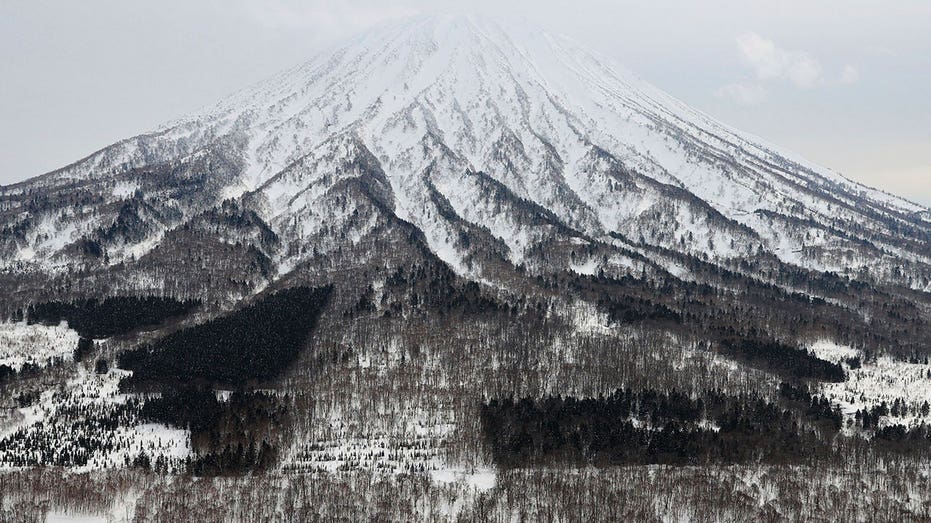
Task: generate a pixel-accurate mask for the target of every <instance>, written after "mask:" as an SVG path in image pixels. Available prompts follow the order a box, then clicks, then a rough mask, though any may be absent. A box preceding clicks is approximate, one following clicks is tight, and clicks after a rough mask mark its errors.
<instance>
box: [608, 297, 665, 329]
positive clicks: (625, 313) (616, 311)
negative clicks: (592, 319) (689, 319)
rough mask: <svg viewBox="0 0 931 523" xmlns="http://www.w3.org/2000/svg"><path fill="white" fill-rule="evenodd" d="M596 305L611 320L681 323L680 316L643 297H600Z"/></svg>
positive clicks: (620, 321) (621, 321)
mask: <svg viewBox="0 0 931 523" xmlns="http://www.w3.org/2000/svg"><path fill="white" fill-rule="evenodd" d="M598 306H599V307H601V309H602V310H604V311H605V312H607V314H608V317H609V318H611V321H614V322H619V323H633V322H638V321H646V320H653V321H670V322H673V323H682V316H681V315H680V314H679V313H678V312H676V311H674V310H672V309H670V308H669V307H667V306H665V305H663V304H661V303H653V301H651V300H648V299H645V298H637V297H631V296H621V297H617V298H602V299H601V300H599V301H598Z"/></svg>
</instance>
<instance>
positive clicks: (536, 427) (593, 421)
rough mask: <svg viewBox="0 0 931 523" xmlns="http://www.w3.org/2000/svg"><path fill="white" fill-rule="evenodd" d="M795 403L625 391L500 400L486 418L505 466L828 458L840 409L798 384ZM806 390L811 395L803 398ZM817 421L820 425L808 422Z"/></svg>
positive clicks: (486, 409) (486, 430)
mask: <svg viewBox="0 0 931 523" xmlns="http://www.w3.org/2000/svg"><path fill="white" fill-rule="evenodd" d="M791 390H792V394H793V395H794V396H793V397H792V398H791V399H792V401H793V402H800V401H801V402H802V403H804V404H805V408H803V409H799V408H798V405H791V404H789V403H788V402H786V405H780V404H777V403H774V402H770V401H767V400H765V399H763V398H761V397H755V396H749V395H727V394H724V393H721V392H719V391H714V390H711V391H706V392H705V393H703V394H701V395H699V396H698V397H697V398H692V397H689V396H686V395H684V394H680V393H676V392H669V393H666V392H661V391H655V390H646V391H639V392H634V391H631V390H629V389H625V390H618V391H616V392H615V393H613V394H612V395H610V396H608V397H599V398H584V399H576V398H573V397H561V396H557V397H549V398H545V399H542V400H532V399H529V398H524V399H520V400H516V401H515V400H513V399H502V400H498V399H493V400H491V401H489V402H486V403H484V404H483V405H482V406H481V416H480V417H481V425H482V433H483V435H484V438H485V440H486V442H487V444H488V446H489V448H490V450H491V453H492V457H493V459H494V461H495V463H496V464H498V465H499V466H502V467H505V468H510V467H522V466H530V465H554V464H560V463H562V464H574V465H584V464H592V465H596V466H612V465H631V464H670V465H685V464H711V463H717V464H734V463H753V462H765V463H774V464H775V463H798V462H800V461H803V460H807V459H814V458H820V457H828V456H830V455H831V453H832V449H831V439H832V438H833V436H834V435H835V434H836V432H837V431H838V430H839V429H840V414H839V413H838V412H836V411H835V410H834V409H831V408H830V407H829V406H828V407H827V408H825V406H826V405H828V404H827V403H826V400H823V399H821V398H812V397H810V396H807V393H803V392H802V391H801V390H798V389H791ZM803 394H805V396H802V395H803ZM807 422H812V423H807Z"/></svg>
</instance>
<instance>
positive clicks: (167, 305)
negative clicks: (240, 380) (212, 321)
mask: <svg viewBox="0 0 931 523" xmlns="http://www.w3.org/2000/svg"><path fill="white" fill-rule="evenodd" d="M199 305H200V301H199V300H185V301H179V300H176V299H173V298H166V297H158V296H111V297H107V298H104V299H103V300H97V299H85V300H77V301H72V302H43V303H37V304H34V305H30V306H29V307H28V308H26V310H25V311H21V312H20V313H19V316H20V317H25V318H26V320H27V321H29V322H31V323H43V324H52V325H55V324H58V323H60V322H62V321H67V322H68V326H69V327H71V328H72V329H74V330H76V331H77V332H78V334H80V335H81V337H82V338H86V339H103V338H109V337H111V336H116V335H119V334H126V333H129V332H132V331H134V330H136V329H141V328H151V327H156V326H158V325H160V324H161V323H162V322H164V321H165V320H167V319H169V318H177V317H181V316H184V315H186V314H188V313H189V312H191V311H192V310H193V309H194V308H196V307H198V306H199Z"/></svg>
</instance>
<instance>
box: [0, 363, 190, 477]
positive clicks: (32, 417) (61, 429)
mask: <svg viewBox="0 0 931 523" xmlns="http://www.w3.org/2000/svg"><path fill="white" fill-rule="evenodd" d="M127 375H129V372H128V371H122V370H118V369H111V370H110V371H109V372H107V373H106V374H96V373H94V372H92V371H90V370H88V369H86V368H84V367H83V366H81V367H78V369H77V370H76V374H75V376H74V377H73V378H72V379H70V380H69V381H68V382H67V383H66V384H64V385H63V386H60V387H57V388H54V389H50V390H46V391H45V392H43V393H42V394H41V395H40V397H39V399H38V400H37V401H36V402H35V403H34V404H33V405H30V406H28V407H24V408H20V409H18V410H19V416H17V417H16V419H17V421H14V422H12V423H11V424H10V425H9V426H6V427H3V430H2V431H0V446H2V449H0V468H10V467H11V466H13V465H14V463H15V460H17V459H22V458H23V457H24V454H23V453H36V452H42V451H43V450H44V451H46V452H47V453H46V455H47V456H57V455H60V454H61V453H64V452H67V453H68V454H72V455H74V454H80V453H84V452H88V453H89V456H88V459H87V463H86V465H83V466H79V467H76V468H75V470H78V471H80V470H91V469H98V468H111V467H123V466H126V464H127V461H131V460H132V459H133V458H135V457H136V456H138V455H139V454H140V452H145V454H146V455H147V456H148V457H149V458H150V459H151V460H152V462H153V463H154V462H155V460H157V459H158V458H159V457H164V458H165V459H166V460H168V461H172V460H179V459H183V458H184V457H186V456H187V455H189V454H190V452H191V449H190V434H189V432H188V431H187V430H180V429H174V428H170V427H167V426H164V425H159V424H151V423H149V424H145V423H142V422H141V421H138V420H137V419H136V414H135V411H134V410H133V408H132V406H131V405H128V403H127V402H128V400H129V398H130V396H128V395H126V394H121V393H120V392H119V382H120V379H122V378H123V377H125V376H127ZM109 419H120V420H121V424H120V426H119V427H117V428H116V429H110V428H107V426H106V423H103V422H105V421H106V420H109ZM88 441H101V442H105V445H104V446H102V448H88V447H87V446H86V445H88V443H87V442H88ZM46 445H48V446H51V447H53V448H45V446H46Z"/></svg>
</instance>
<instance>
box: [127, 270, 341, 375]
mask: <svg viewBox="0 0 931 523" xmlns="http://www.w3.org/2000/svg"><path fill="white" fill-rule="evenodd" d="M330 291H331V288H330V287H324V288H313V289H312V288H307V287H293V288H289V289H285V290H281V291H278V292H277V293H274V294H271V295H269V296H266V297H264V298H260V299H258V300H257V301H256V302H254V303H251V304H248V305H246V306H245V307H243V308H241V309H239V310H237V311H234V312H232V313H230V314H228V315H225V316H221V317H219V318H215V319H213V320H210V321H208V322H206V323H203V324H200V325H196V326H193V327H188V328H184V329H182V330H179V331H176V332H173V333H171V334H169V335H167V336H165V337H163V338H160V339H159V340H157V341H155V342H154V343H152V344H148V345H143V346H141V347H138V348H135V349H132V350H129V351H126V352H123V353H121V354H120V355H119V359H118V365H119V367H120V368H123V369H127V370H131V371H133V375H132V377H131V378H129V379H127V380H124V382H123V383H122V386H123V387H126V388H127V389H128V388H132V387H133V386H137V385H140V384H143V383H146V382H149V383H162V384H180V383H200V384H212V385H230V386H240V385H244V384H246V383H247V382H250V381H256V380H259V381H260V380H268V379H271V378H273V377H275V376H276V375H277V374H278V373H279V372H281V371H282V370H283V369H285V368H287V366H288V365H289V364H290V363H291V362H292V361H293V360H294V358H295V357H296V356H297V354H298V353H299V352H300V350H301V349H302V348H303V347H304V344H305V342H306V341H307V338H308V336H309V335H310V333H311V331H313V329H314V326H315V325H316V322H317V318H318V317H319V315H320V313H321V311H322V310H323V307H324V306H325V305H326V303H327V299H328V297H329V295H330Z"/></svg>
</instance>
